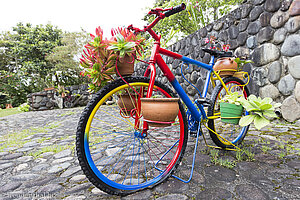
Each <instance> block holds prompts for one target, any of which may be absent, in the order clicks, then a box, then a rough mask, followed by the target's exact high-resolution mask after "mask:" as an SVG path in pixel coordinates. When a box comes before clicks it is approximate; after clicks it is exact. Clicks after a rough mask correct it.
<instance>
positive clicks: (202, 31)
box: [199, 27, 207, 38]
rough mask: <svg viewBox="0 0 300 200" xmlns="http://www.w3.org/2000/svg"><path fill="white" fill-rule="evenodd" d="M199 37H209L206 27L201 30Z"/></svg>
mask: <svg viewBox="0 0 300 200" xmlns="http://www.w3.org/2000/svg"><path fill="white" fill-rule="evenodd" d="M199 35H200V37H202V38H204V37H206V35H207V30H206V28H205V27H204V28H201V29H200V30H199Z"/></svg>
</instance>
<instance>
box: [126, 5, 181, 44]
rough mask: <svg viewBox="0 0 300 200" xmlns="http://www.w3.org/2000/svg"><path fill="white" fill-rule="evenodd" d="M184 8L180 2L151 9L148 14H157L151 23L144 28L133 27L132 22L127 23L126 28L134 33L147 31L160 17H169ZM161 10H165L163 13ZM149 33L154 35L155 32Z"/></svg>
mask: <svg viewBox="0 0 300 200" xmlns="http://www.w3.org/2000/svg"><path fill="white" fill-rule="evenodd" d="M185 8H186V5H185V4H184V3H182V4H180V5H178V6H175V7H171V8H166V9H162V8H155V9H151V11H150V12H149V13H148V14H149V15H152V14H155V15H156V16H157V18H156V19H155V20H154V21H153V22H152V23H151V24H149V25H148V26H145V27H144V29H139V28H136V27H133V26H132V24H131V25H129V26H128V27H127V28H128V29H129V30H133V31H134V32H135V33H136V34H138V33H140V32H145V31H149V29H151V28H153V27H154V26H155V25H156V24H157V23H158V22H159V20H161V19H163V18H165V17H169V16H171V15H174V14H176V13H179V12H181V11H183V10H185ZM163 12H165V13H163ZM153 33H154V32H153ZM150 34H151V33H150ZM151 35H152V36H153V35H154V36H156V34H155V33H154V34H151ZM156 37H157V36H156ZM157 38H158V37H157Z"/></svg>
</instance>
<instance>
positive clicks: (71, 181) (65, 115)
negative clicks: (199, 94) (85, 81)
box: [0, 108, 300, 200]
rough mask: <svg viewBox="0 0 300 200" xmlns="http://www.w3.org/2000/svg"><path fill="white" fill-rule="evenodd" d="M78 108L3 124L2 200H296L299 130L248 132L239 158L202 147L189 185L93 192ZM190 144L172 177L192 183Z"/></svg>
mask: <svg viewBox="0 0 300 200" xmlns="http://www.w3.org/2000/svg"><path fill="white" fill-rule="evenodd" d="M81 111H82V108H75V109H66V110H50V111H39V112H28V113H21V114H17V115H12V116H7V117H3V118H0V144H1V145H0V178H1V182H0V199H22V200H24V199H72V200H75V199H159V200H163V199H172V200H173V199H180V200H184V199H252V200H253V199H259V200H263V199H300V176H299V168H300V160H299V157H300V153H299V149H300V143H299V142H300V141H299V137H300V123H299V122H298V123H296V124H284V123H280V122H279V123H277V124H274V123H273V124H272V125H270V126H268V127H266V128H264V129H263V130H262V131H255V130H254V129H250V131H249V134H248V135H247V136H246V138H245V144H244V147H243V151H244V154H236V153H235V152H232V151H231V152H230V151H222V150H215V149H211V148H207V147H206V146H205V145H204V141H203V140H201V141H200V147H199V150H198V152H199V153H198V154H197V158H196V167H195V171H194V175H193V179H192V180H191V182H190V183H182V182H180V181H178V180H177V179H174V178H169V179H168V180H167V181H165V182H164V183H162V184H160V185H158V186H157V187H155V188H152V189H147V190H144V191H141V192H138V193H135V194H132V195H129V196H126V197H122V198H121V197H118V196H112V195H108V194H106V193H103V192H101V191H100V190H98V189H96V188H95V187H94V186H93V185H92V184H91V183H90V182H89V181H88V180H87V178H86V177H85V176H84V175H83V172H82V171H81V169H80V167H79V164H78V161H77V158H76V155H75V152H74V150H75V149H74V143H75V132H76V127H77V123H78V119H79V116H80V113H81ZM193 140H194V138H192V137H191V138H190V139H189V144H191V145H189V147H188V148H187V151H186V154H185V157H184V160H183V164H182V165H181V166H179V169H178V170H177V171H176V175H179V176H181V177H184V178H188V176H189V168H190V163H191V160H192V153H191V152H193V145H192V144H193V143H192V142H193Z"/></svg>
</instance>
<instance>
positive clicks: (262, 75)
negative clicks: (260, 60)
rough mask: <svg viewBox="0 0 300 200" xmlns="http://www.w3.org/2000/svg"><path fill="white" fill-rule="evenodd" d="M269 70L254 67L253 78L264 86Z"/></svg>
mask: <svg viewBox="0 0 300 200" xmlns="http://www.w3.org/2000/svg"><path fill="white" fill-rule="evenodd" d="M266 77H267V72H266V70H265V69H264V68H254V69H253V71H252V78H253V80H254V81H255V83H256V84H257V85H258V86H260V87H262V86H264V85H266V84H267V79H266Z"/></svg>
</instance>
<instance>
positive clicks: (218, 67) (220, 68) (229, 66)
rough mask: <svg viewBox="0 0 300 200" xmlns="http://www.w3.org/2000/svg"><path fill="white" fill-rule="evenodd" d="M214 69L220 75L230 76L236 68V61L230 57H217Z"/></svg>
mask: <svg viewBox="0 0 300 200" xmlns="http://www.w3.org/2000/svg"><path fill="white" fill-rule="evenodd" d="M213 68H214V70H215V71H216V72H218V73H219V76H220V77H222V78H223V77H228V76H232V75H233V74H234V73H235V72H236V71H237V69H238V65H237V63H236V62H235V61H234V58H232V57H224V58H219V59H218V60H217V62H216V63H215V65H214V67H213Z"/></svg>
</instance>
